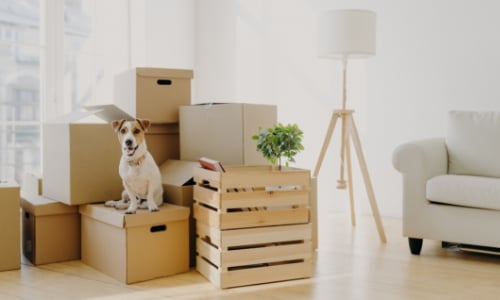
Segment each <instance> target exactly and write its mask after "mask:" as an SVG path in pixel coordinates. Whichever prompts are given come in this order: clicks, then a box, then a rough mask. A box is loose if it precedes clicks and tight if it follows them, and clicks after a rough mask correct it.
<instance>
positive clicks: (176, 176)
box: [160, 159, 200, 186]
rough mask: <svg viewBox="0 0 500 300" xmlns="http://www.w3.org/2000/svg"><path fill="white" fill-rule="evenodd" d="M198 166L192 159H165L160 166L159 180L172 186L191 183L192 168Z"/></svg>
mask: <svg viewBox="0 0 500 300" xmlns="http://www.w3.org/2000/svg"><path fill="white" fill-rule="evenodd" d="M199 166H200V164H199V163H198V162H194V161H182V160H174V159H170V160H167V161H166V162H164V163H163V164H162V165H161V166H160V173H161V181H162V183H163V184H170V185H174V186H184V185H193V184H194V182H192V179H193V174H194V168H196V167H199Z"/></svg>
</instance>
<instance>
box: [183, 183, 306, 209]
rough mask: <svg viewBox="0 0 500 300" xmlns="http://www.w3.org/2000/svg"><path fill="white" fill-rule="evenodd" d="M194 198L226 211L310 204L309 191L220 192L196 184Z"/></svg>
mask: <svg viewBox="0 0 500 300" xmlns="http://www.w3.org/2000/svg"><path fill="white" fill-rule="evenodd" d="M193 198H194V199H196V201H198V202H202V203H205V204H207V205H210V206H212V207H214V208H217V209H221V210H222V211H226V210H228V209H233V208H246V207H269V206H284V205H308V204H309V191H307V190H292V191H264V190H258V191H251V192H247V191H242V192H232V193H222V194H221V193H219V192H217V191H214V190H210V189H208V188H204V187H201V186H194V188H193Z"/></svg>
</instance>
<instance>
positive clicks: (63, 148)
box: [43, 106, 179, 205]
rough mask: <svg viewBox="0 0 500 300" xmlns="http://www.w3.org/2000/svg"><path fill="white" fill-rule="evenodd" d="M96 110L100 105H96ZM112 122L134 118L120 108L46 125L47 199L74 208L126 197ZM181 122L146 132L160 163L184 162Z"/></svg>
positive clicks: (118, 146)
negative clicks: (179, 130) (171, 160)
mask: <svg viewBox="0 0 500 300" xmlns="http://www.w3.org/2000/svg"><path fill="white" fill-rule="evenodd" d="M94 108H95V107H94ZM94 115H99V117H101V118H105V119H106V121H108V122H109V121H112V120H114V119H119V118H121V117H120V116H123V118H125V119H127V118H131V117H130V116H128V115H127V114H125V113H123V112H121V113H120V111H119V110H118V109H117V108H116V107H114V106H101V107H100V110H99V111H92V112H85V113H75V114H70V115H67V116H65V117H63V118H61V119H59V120H56V121H52V122H48V123H44V124H43V132H44V134H43V166H44V178H43V195H44V196H45V197H47V198H50V199H53V200H57V201H60V202H63V203H66V204H68V205H79V204H86V203H96V202H104V201H106V200H110V199H120V197H121V193H122V190H123V186H122V181H121V178H120V175H119V174H118V166H119V163H120V158H121V149H120V144H119V141H118V138H117V135H116V133H115V131H114V130H113V128H112V127H111V125H110V124H108V123H106V122H105V121H103V120H100V119H98V118H96V117H95V116H94ZM177 131H178V126H177V124H158V125H156V124H154V125H152V127H151V129H150V130H149V131H148V133H147V134H146V142H147V144H148V150H149V151H150V152H151V154H152V155H153V157H154V158H155V160H156V161H157V163H161V162H162V161H163V160H166V159H167V158H173V159H175V158H178V155H179V150H178V149H179V142H178V138H179V136H178V133H177Z"/></svg>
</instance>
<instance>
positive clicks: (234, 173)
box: [193, 166, 311, 230]
mask: <svg viewBox="0 0 500 300" xmlns="http://www.w3.org/2000/svg"><path fill="white" fill-rule="evenodd" d="M194 180H195V182H196V185H195V186H194V189H193V197H194V200H195V203H194V206H193V209H194V217H195V219H196V220H197V222H198V223H204V224H207V225H209V226H212V227H215V228H219V229H222V230H223V229H236V228H249V227H258V226H271V225H284V224H301V223H308V222H309V186H310V180H311V179H310V172H309V170H303V169H292V168H287V169H286V170H283V171H273V170H272V169H271V167H270V166H251V167H249V166H245V167H226V172H225V173H218V172H214V171H210V170H206V169H203V168H197V169H195V171H194Z"/></svg>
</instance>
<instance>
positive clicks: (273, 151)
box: [252, 123, 304, 170]
mask: <svg viewBox="0 0 500 300" xmlns="http://www.w3.org/2000/svg"><path fill="white" fill-rule="evenodd" d="M302 137H303V132H302V130H300V128H299V126H298V125H297V124H288V125H283V124H281V123H277V124H276V125H274V126H273V127H270V128H267V129H265V128H259V133H258V134H256V135H254V136H252V139H253V140H257V151H259V152H262V154H263V155H264V157H265V158H266V159H267V160H268V161H269V162H271V164H272V165H273V166H275V165H276V164H278V169H279V170H281V167H282V163H281V162H282V161H281V159H282V158H286V161H285V166H286V167H288V163H289V162H295V159H294V157H295V155H297V153H299V152H300V151H302V150H304V146H302Z"/></svg>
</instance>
